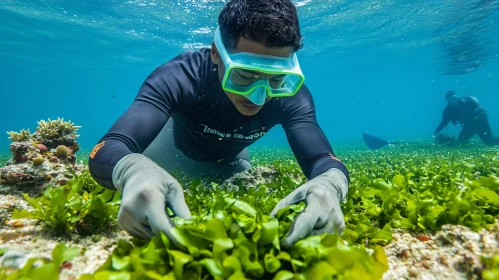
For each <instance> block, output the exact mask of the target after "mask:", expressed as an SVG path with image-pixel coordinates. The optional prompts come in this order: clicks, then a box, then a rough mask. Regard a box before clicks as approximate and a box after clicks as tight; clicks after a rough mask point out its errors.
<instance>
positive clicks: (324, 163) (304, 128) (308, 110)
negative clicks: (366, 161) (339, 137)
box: [282, 85, 350, 181]
mask: <svg viewBox="0 0 499 280" xmlns="http://www.w3.org/2000/svg"><path fill="white" fill-rule="evenodd" d="M289 98H294V99H295V101H294V102H292V105H291V106H287V107H286V109H285V110H284V112H285V115H284V116H283V119H282V126H283V128H284V131H285V133H286V137H287V139H288V143H289V145H290V147H291V150H292V151H293V153H294V155H295V157H296V160H297V161H298V163H299V165H300V166H301V169H302V171H303V173H304V174H305V176H306V177H307V178H308V179H309V180H310V179H313V178H314V177H316V176H319V175H321V174H323V173H324V172H326V171H328V170H330V169H332V168H337V169H339V170H341V171H342V172H343V173H344V175H345V176H346V178H347V179H348V181H349V180H350V179H349V175H348V170H347V168H346V166H345V165H344V164H343V163H342V162H341V161H340V160H339V159H338V158H336V156H335V154H334V152H333V149H332V148H331V145H330V144H329V141H328V139H327V137H326V135H325V134H324V132H323V131H322V129H321V128H320V126H319V124H318V123H317V118H316V114H315V105H314V102H313V99H312V96H311V94H310V91H309V90H308V88H307V87H306V86H305V85H303V86H302V88H301V89H300V91H299V92H298V93H297V94H296V95H295V96H293V97H289Z"/></svg>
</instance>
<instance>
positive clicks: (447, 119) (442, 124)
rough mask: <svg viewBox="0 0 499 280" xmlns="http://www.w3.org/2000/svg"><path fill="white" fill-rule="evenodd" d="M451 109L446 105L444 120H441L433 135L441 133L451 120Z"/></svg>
mask: <svg viewBox="0 0 499 280" xmlns="http://www.w3.org/2000/svg"><path fill="white" fill-rule="evenodd" d="M450 119H451V118H450V109H449V107H448V106H447V107H445V110H444V113H443V115H442V121H441V122H440V124H439V125H438V127H437V129H436V130H435V132H434V133H433V135H437V134H439V133H440V131H442V129H444V128H445V127H446V126H447V125H448V124H449V122H450Z"/></svg>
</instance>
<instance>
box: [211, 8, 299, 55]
mask: <svg viewBox="0 0 499 280" xmlns="http://www.w3.org/2000/svg"><path fill="white" fill-rule="evenodd" d="M218 25H219V26H220V33H221V34H222V40H223V43H224V45H225V47H226V48H227V50H228V51H231V50H233V49H235V48H236V46H237V43H238V42H239V38H240V37H241V36H243V37H244V38H245V39H248V40H250V41H254V42H258V43H261V44H263V45H264V46H265V47H269V48H277V47H293V50H294V51H295V52H296V51H298V50H299V49H301V48H302V47H303V43H302V36H301V33H300V24H299V22H298V14H297V12H296V7H295V5H294V4H293V3H292V2H291V1H290V0H231V1H230V2H228V3H227V4H226V5H225V7H224V8H223V9H222V12H220V15H219V16H218Z"/></svg>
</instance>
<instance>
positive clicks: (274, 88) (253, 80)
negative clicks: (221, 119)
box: [215, 28, 305, 105]
mask: <svg viewBox="0 0 499 280" xmlns="http://www.w3.org/2000/svg"><path fill="white" fill-rule="evenodd" d="M215 45H216V47H217V49H218V53H220V57H221V58H222V61H223V63H224V65H225V73H224V77H223V80H222V88H223V89H224V90H225V91H228V92H232V93H235V94H240V95H243V96H245V97H246V98H248V99H249V100H250V101H251V102H253V103H254V104H256V105H263V104H264V103H265V98H266V97H267V96H271V97H285V96H293V95H295V94H296V93H297V92H298V90H299V89H300V87H301V86H302V84H303V82H304V80H305V77H304V76H303V74H302V72H301V69H300V64H299V63H298V58H297V57H296V53H293V55H292V56H291V57H289V58H287V57H277V56H269V55H260V54H254V53H244V52H241V53H234V54H230V53H228V52H227V49H226V48H225V45H224V43H223V41H222V35H221V33H220V28H217V30H216V31H215Z"/></svg>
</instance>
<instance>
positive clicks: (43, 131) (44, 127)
mask: <svg viewBox="0 0 499 280" xmlns="http://www.w3.org/2000/svg"><path fill="white" fill-rule="evenodd" d="M80 127H81V126H75V125H74V123H72V122H71V121H64V119H61V118H57V120H50V119H48V121H45V120H41V121H39V122H38V127H37V128H36V133H35V135H36V137H37V138H38V139H39V140H41V141H42V142H44V141H47V142H51V141H54V140H58V141H60V142H71V143H72V142H74V139H75V138H77V137H78V136H79V135H77V134H76V132H77V130H78V129H79V128H80Z"/></svg>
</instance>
